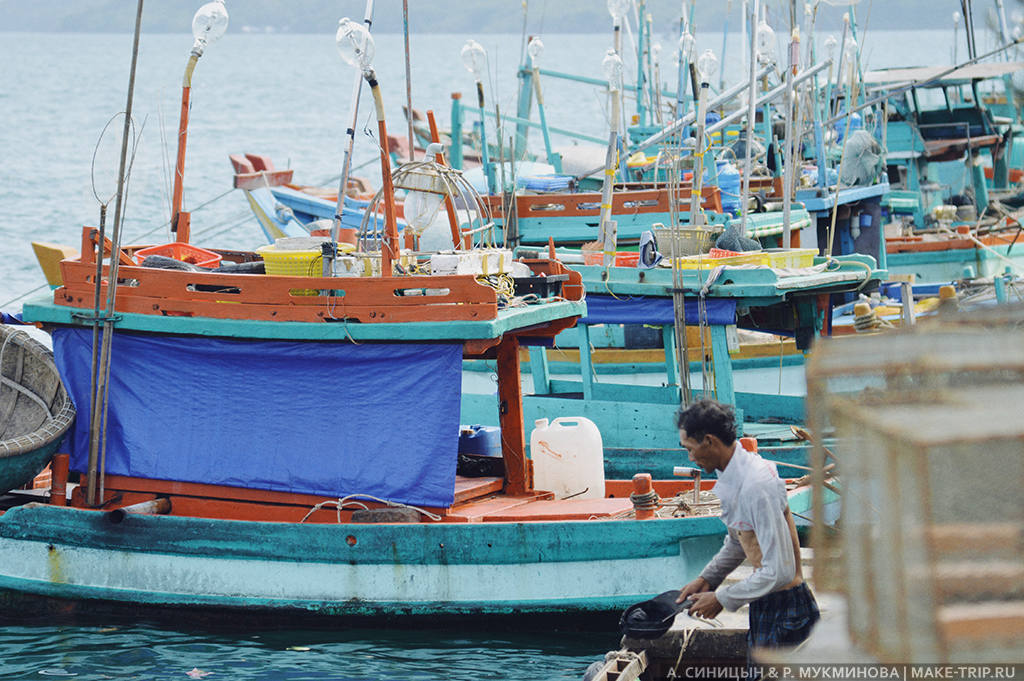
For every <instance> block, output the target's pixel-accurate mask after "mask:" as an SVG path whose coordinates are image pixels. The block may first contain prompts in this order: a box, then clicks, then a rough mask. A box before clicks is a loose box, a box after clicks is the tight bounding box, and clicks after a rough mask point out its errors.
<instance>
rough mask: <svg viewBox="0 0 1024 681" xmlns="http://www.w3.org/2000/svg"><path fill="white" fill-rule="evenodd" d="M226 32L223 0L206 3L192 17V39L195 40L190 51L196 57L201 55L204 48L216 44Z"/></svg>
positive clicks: (225, 14) (226, 21)
mask: <svg viewBox="0 0 1024 681" xmlns="http://www.w3.org/2000/svg"><path fill="white" fill-rule="evenodd" d="M227 30H228V10H227V8H225V7H224V0H214V2H208V3H206V4H205V5H203V6H202V7H200V8H199V9H198V10H196V14H195V16H194V17H192V37H193V38H195V42H194V43H193V44H192V51H193V52H194V53H195V54H196V56H200V55H202V54H203V50H204V49H205V48H206V46H207V45H210V44H211V43H215V42H217V40H219V39H220V37H221V36H222V35H224V33H225V32H226V31H227Z"/></svg>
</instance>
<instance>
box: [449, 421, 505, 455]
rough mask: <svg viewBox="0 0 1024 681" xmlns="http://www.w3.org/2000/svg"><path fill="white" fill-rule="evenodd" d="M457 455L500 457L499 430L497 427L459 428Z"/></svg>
mask: <svg viewBox="0 0 1024 681" xmlns="http://www.w3.org/2000/svg"><path fill="white" fill-rule="evenodd" d="M459 454H482V455H483V456H501V428H499V427H498V426H481V425H472V426H460V427H459Z"/></svg>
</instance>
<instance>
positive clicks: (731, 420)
mask: <svg viewBox="0 0 1024 681" xmlns="http://www.w3.org/2000/svg"><path fill="white" fill-rule="evenodd" d="M677 425H678V427H679V442H680V443H681V444H682V445H683V447H685V448H686V449H687V450H688V451H689V453H690V459H691V460H692V461H693V462H694V463H695V464H697V465H698V466H700V467H701V468H702V469H704V471H705V472H706V473H710V472H712V471H718V481H717V482H716V483H715V487H714V492H715V494H716V495H717V496H718V498H719V499H720V500H721V502H722V521H723V522H724V523H725V525H726V528H727V529H728V534H727V535H726V537H725V543H724V544H723V545H722V548H721V549H720V550H719V551H718V553H717V554H716V555H715V557H714V558H712V559H711V562H710V563H708V565H707V567H705V568H704V570H703V572H701V574H700V577H698V578H697V579H695V580H693V581H692V582H690V583H689V584H687V585H686V586H685V587H683V589H682V592H681V593H680V594H679V600H678V601H677V602H679V603H682V602H683V601H685V600H686V599H687V598H690V597H691V596H693V597H694V601H693V604H692V605H691V606H690V613H691V614H693V615H699V616H702V617H708V618H710V617H714V616H715V615H717V614H718V613H719V612H721V611H722V608H723V607H725V608H727V609H728V610H730V611H732V610H737V609H739V608H740V607H742V606H743V605H744V604H747V603H749V604H750V629H749V632H748V633H747V643H748V645H749V646H750V647H751V648H754V647H771V648H774V647H779V646H791V645H796V644H798V643H800V642H801V641H803V640H804V639H806V638H807V636H808V635H809V634H810V631H811V627H812V626H813V625H814V623H815V622H816V621H818V618H819V614H818V605H817V603H816V602H815V600H814V596H813V595H812V594H811V592H810V589H808V588H807V585H806V584H805V583H804V580H803V576H802V575H801V571H800V544H799V542H798V540H797V536H796V524H795V523H794V522H793V517H792V515H791V514H790V512H789V506H788V504H787V499H786V486H785V484H784V483H783V482H782V480H780V479H779V475H778V473H777V472H776V470H775V465H774V464H772V463H769V462H768V461H765V460H764V459H762V458H761V457H760V456H758V455H757V454H754V453H751V452H748V451H746V450H745V449H743V447H741V446H740V443H739V442H738V441H737V440H736V423H735V416H734V413H733V410H732V407H730V406H728V405H725V404H721V403H719V402H715V401H714V400H700V401H699V402H695V403H693V404H692V405H690V406H689V407H687V408H686V409H685V410H682V411H680V412H679V415H678V423H677ZM744 558H746V559H748V560H749V561H750V562H751V564H752V565H753V566H754V571H753V573H752V574H751V575H750V576H749V577H747V578H746V579H744V580H743V581H741V582H738V583H736V584H731V585H729V586H722V582H723V581H724V580H725V578H726V576H728V575H729V573H731V572H732V571H733V570H734V569H736V567H737V566H738V565H739V564H740V563H742V562H743V559H744Z"/></svg>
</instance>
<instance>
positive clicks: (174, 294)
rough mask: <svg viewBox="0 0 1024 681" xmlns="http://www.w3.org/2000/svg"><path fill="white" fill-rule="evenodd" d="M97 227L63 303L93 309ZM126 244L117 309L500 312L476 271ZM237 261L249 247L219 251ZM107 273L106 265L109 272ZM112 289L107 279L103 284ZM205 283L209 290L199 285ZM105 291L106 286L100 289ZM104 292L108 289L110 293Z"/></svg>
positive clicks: (169, 312)
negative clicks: (182, 256) (332, 264)
mask: <svg viewBox="0 0 1024 681" xmlns="http://www.w3.org/2000/svg"><path fill="white" fill-rule="evenodd" d="M94 233H95V230H93V229H91V228H88V227H87V228H85V229H84V231H83V249H82V255H81V257H80V258H79V259H78V260H73V259H72V260H64V261H63V262H61V273H62V275H63V279H64V285H63V286H62V287H61V288H59V289H57V290H56V291H55V293H54V302H55V303H56V304H58V305H68V306H72V307H88V306H90V305H91V301H92V299H93V295H94V281H95V277H96V273H95V256H94V252H93V250H92V248H90V247H89V245H90V244H91V243H92V239H93V238H94V237H93V236H92V235H93V234H94ZM137 248H138V247H134V248H128V249H123V250H122V253H121V254H120V257H121V261H122V262H123V263H125V264H124V265H123V266H122V267H120V268H119V276H120V280H121V284H120V286H119V290H118V296H117V301H116V308H117V311H118V312H126V313H137V314H151V315H163V316H182V317H212V318H216V319H248V320H267V321H298V322H328V321H334V320H351V321H358V322H364V323H377V322H412V321H456V320H460V321H461V320H469V321H478V320H490V319H495V318H496V317H497V315H498V296H497V293H496V292H495V291H494V289H492V288H490V287H488V286H483V285H481V284H479V283H477V281H476V278H475V277H474V276H473V275H445V276H434V275H430V276H425V275H413V276H405V277H345V278H331V277H327V278H325V277H290V276H266V275H251V274H228V273H215V272H182V271H178V270H162V269H154V268H144V267H138V266H136V265H135V264H134V263H132V261H131V258H130V254H131V253H132V252H133V251H134V250H137ZM218 252H219V253H221V254H222V255H230V256H233V257H234V258H239V257H242V258H247V259H249V256H250V254H246V253H243V252H229V251H218ZM529 264H531V265H532V266H533V267H534V269H535V270H536V271H537V272H538V273H540V272H544V273H545V274H562V273H568V274H569V275H570V281H569V282H567V283H568V285H567V286H564V287H563V293H562V297H563V298H566V299H568V300H580V299H581V298H582V297H583V287H582V283H581V279H580V276H579V274H578V273H575V272H572V271H571V270H568V269H567V268H565V267H564V266H563V265H562V264H561V263H559V262H557V261H543V260H531V261H529ZM107 272H108V269H107V268H104V273H105V274H106V273H107ZM102 288H103V289H104V290H105V288H106V286H105V284H104V285H103V287H102ZM200 288H203V289H206V290H198V289H200ZM309 289H313V290H330V291H334V292H336V295H331V296H319V295H313V296H308V295H298V294H293V293H292V291H293V290H309ZM101 294H103V293H102V291H101ZM104 295H105V294H104Z"/></svg>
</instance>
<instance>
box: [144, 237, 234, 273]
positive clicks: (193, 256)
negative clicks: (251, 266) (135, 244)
mask: <svg viewBox="0 0 1024 681" xmlns="http://www.w3.org/2000/svg"><path fill="white" fill-rule="evenodd" d="M147 255H162V256H164V257H167V258H174V259H175V260H180V261H182V262H187V263H189V264H191V265H198V266H199V267H217V266H219V265H220V255H219V254H217V253H214V252H213V251H208V250H206V249H205V248H199V247H198V246H193V245H192V244H186V243H183V242H181V241H172V242H171V243H169V244H162V245H160V246H150V247H148V248H140V249H139V250H137V251H135V262H137V263H139V264H140V265H141V264H142V261H143V260H145V259H146V256H147Z"/></svg>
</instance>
